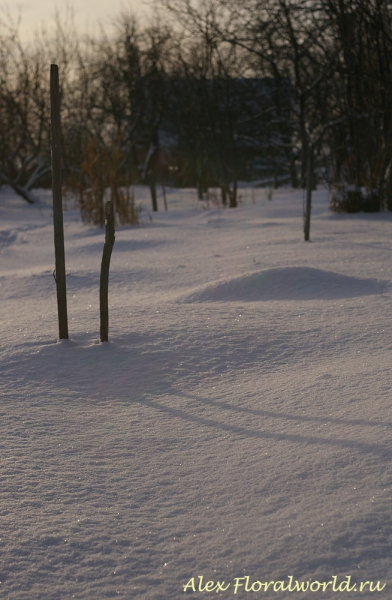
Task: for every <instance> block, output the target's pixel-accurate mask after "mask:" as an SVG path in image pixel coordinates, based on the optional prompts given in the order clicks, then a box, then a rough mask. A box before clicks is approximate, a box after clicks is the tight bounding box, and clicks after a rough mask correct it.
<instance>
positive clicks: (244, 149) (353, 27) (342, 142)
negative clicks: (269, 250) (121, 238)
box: [0, 0, 392, 225]
mask: <svg viewBox="0 0 392 600" xmlns="http://www.w3.org/2000/svg"><path fill="white" fill-rule="evenodd" d="M391 17H392V6H391V5H390V4H389V3H388V2H387V1H386V0H313V1H312V2H309V0H241V2H239V1H238V0H200V1H198V2H193V1H191V0H160V2H159V3H158V4H157V11H156V16H155V17H154V18H153V19H152V20H151V22H149V23H148V24H145V25H141V24H140V23H139V22H138V21H137V19H136V18H135V16H134V15H133V14H132V13H130V12H124V11H123V12H122V13H120V14H119V15H118V16H117V18H115V20H114V22H113V27H112V28H111V29H110V31H108V30H107V29H106V30H105V29H104V28H101V31H100V34H99V35H97V36H96V37H91V36H90V37H87V36H84V37H81V36H79V35H77V32H76V31H75V29H74V27H73V25H72V19H70V18H69V15H66V18H61V17H60V16H58V17H57V19H56V23H55V30H54V32H53V33H52V34H50V33H46V34H45V33H43V34H42V35H41V36H39V37H37V38H36V41H35V42H34V43H33V44H31V45H30V46H28V47H26V46H25V45H24V44H23V43H22V41H21V40H20V37H19V35H18V27H17V25H14V24H13V23H12V22H11V20H10V19H7V18H6V17H5V16H4V15H3V17H2V18H1V19H0V185H1V184H7V185H10V186H11V187H12V188H13V189H14V190H15V191H16V192H17V193H18V194H19V195H21V196H22V197H23V198H24V199H25V200H26V201H27V202H33V201H34V188H35V187H37V186H45V185H50V181H51V168H50V114H49V112H50V111H49V106H50V103H49V85H48V82H49V64H50V63H52V62H55V63H57V64H58V65H59V69H60V85H61V88H60V94H61V120H62V132H61V133H62V148H63V165H62V167H63V183H64V186H65V188H66V189H67V190H69V191H71V192H72V193H73V194H76V195H77V197H78V198H79V201H80V206H81V210H82V215H83V217H84V219H85V220H86V221H90V222H94V223H98V224H101V225H103V222H104V211H103V206H104V204H103V202H104V197H105V194H107V193H108V190H109V192H110V194H111V197H112V198H113V200H114V204H115V206H116V211H117V218H118V219H119V220H120V222H127V221H129V219H130V216H129V215H130V214H131V213H132V218H133V219H134V218H136V216H135V207H134V203H133V198H132V197H131V196H130V194H129V193H128V194H127V193H124V192H123V191H122V190H123V189H124V188H125V189H129V185H131V184H134V183H145V184H147V185H148V186H149V188H150V190H151V201H152V207H153V210H157V185H158V184H165V183H167V182H170V183H175V184H178V185H192V186H195V187H197V189H198V194H199V197H200V198H202V197H203V195H204V194H205V193H206V191H207V190H208V188H209V187H211V186H214V187H219V188H220V189H221V197H222V202H223V204H225V205H228V206H230V207H235V206H236V205H237V182H238V180H239V179H240V178H244V177H248V178H252V177H253V178H257V179H261V180H265V181H266V180H268V179H270V180H271V181H272V182H273V184H274V185H275V186H277V185H279V183H280V182H281V181H289V182H290V183H291V185H292V186H293V187H298V186H302V187H305V185H306V179H307V177H308V175H307V166H308V165H309V160H308V159H309V156H310V155H311V156H312V158H313V160H312V166H313V178H314V182H313V183H315V182H316V180H317V179H323V180H324V181H326V182H327V183H328V185H329V187H330V190H331V207H332V209H333V210H336V211H348V212H355V211H358V210H365V211H378V210H382V209H385V208H386V209H388V210H392V168H391V166H392V135H391V134H392V131H391V116H392V115H391V111H392V77H391V67H392V27H391V23H392V22H391Z"/></svg>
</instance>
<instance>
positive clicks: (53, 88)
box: [50, 65, 68, 340]
mask: <svg viewBox="0 0 392 600" xmlns="http://www.w3.org/2000/svg"><path fill="white" fill-rule="evenodd" d="M50 109H51V122H52V191H53V224H54V252H55V273H56V275H55V279H56V287H57V309H58V318H59V336H60V339H65V340H67V339H68V316H67V289H66V280H65V254H64V226H63V199H62V194H61V144H60V142H61V137H60V93H59V70H58V66H57V65H50Z"/></svg>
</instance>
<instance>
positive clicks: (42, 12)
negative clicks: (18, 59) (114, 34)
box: [0, 0, 151, 42]
mask: <svg viewBox="0 0 392 600" xmlns="http://www.w3.org/2000/svg"><path fill="white" fill-rule="evenodd" d="M67 5H69V6H71V7H72V9H73V11H74V15H75V24H76V26H77V28H78V29H79V30H80V31H81V32H90V33H94V31H97V30H98V24H99V23H100V22H102V23H105V24H110V21H111V19H112V17H115V16H116V15H117V14H119V13H120V12H121V10H122V9H124V8H126V9H128V8H130V9H131V10H133V11H134V12H135V13H136V14H137V15H138V16H139V17H140V18H141V19H146V18H147V17H148V15H149V14H150V13H151V9H150V8H149V7H148V6H147V3H145V2H144V0H128V2H124V0H110V1H109V0H78V2H75V3H72V2H70V3H67V2H66V1H64V0H63V1H58V0H57V1H56V0H24V1H23V2H12V3H11V2H8V3H5V4H4V3H0V7H1V8H2V9H3V10H2V13H3V14H4V9H5V10H6V11H7V12H9V13H10V14H11V16H12V17H13V19H17V18H18V15H21V17H22V21H21V25H20V29H19V31H20V34H21V39H22V41H23V42H29V41H31V40H32V39H33V38H34V35H35V33H36V32H37V30H39V29H40V28H41V27H42V25H44V26H46V27H49V28H50V26H51V24H53V22H54V16H55V13H56V9H57V10H59V12H60V14H62V15H66V13H67Z"/></svg>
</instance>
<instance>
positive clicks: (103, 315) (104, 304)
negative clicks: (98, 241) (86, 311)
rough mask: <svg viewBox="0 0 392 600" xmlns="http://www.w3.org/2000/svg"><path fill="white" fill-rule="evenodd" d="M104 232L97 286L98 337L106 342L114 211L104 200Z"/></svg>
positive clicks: (113, 237) (113, 238)
mask: <svg viewBox="0 0 392 600" xmlns="http://www.w3.org/2000/svg"><path fill="white" fill-rule="evenodd" d="M105 215H106V221H105V225H106V234H105V244H104V247H103V254H102V263H101V280H100V287H99V310H100V338H101V342H107V341H108V338H109V300H108V294H109V266H110V257H111V255H112V250H113V244H114V240H115V235H114V212H113V203H112V202H106V205H105Z"/></svg>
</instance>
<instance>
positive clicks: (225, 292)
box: [181, 267, 386, 303]
mask: <svg viewBox="0 0 392 600" xmlns="http://www.w3.org/2000/svg"><path fill="white" fill-rule="evenodd" d="M385 287H386V282H382V281H380V280H377V279H360V278H357V277H349V276H347V275H341V274H339V273H334V272H332V271H323V270H321V269H313V268H311V267H280V268H271V269H265V270H263V271H258V272H257V273H251V274H248V275H243V276H241V277H235V278H232V279H226V280H225V281H220V282H218V283H213V284H209V285H207V286H203V288H202V289H199V290H197V291H195V292H193V293H191V294H188V295H187V296H185V297H182V299H181V300H182V302H185V303H193V302H217V301H219V302H222V301H223V302H255V301H259V300H315V299H320V300H337V299H340V298H353V297H356V296H369V295H372V294H379V293H381V291H382V290H383V289H385Z"/></svg>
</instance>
